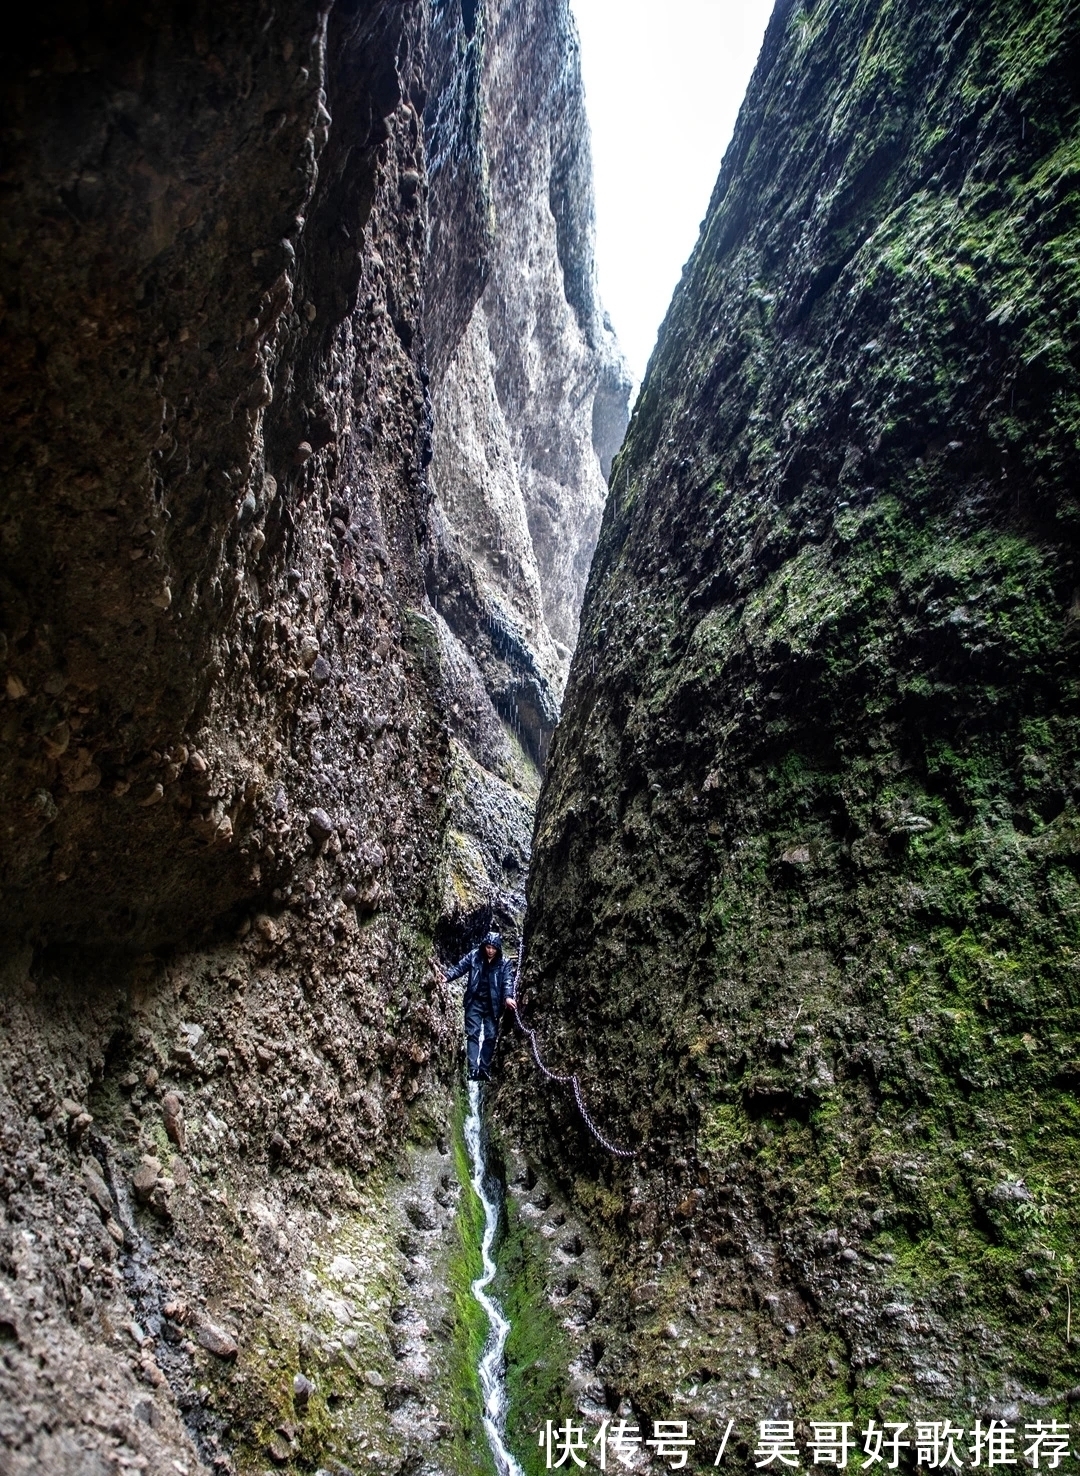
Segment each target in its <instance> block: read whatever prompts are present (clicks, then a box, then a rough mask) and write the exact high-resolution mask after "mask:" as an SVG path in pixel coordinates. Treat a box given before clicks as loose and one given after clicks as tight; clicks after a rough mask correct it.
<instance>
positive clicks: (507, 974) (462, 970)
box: [446, 948, 514, 1019]
mask: <svg viewBox="0 0 1080 1476" xmlns="http://www.w3.org/2000/svg"><path fill="white" fill-rule="evenodd" d="M462 974H468V976H469V982H468V983H467V984H466V985H465V1003H466V1005H470V1004H475V1003H480V1004H482V1005H484V1006H485V1008H488V1009H490V1010H491V1012H492V1014H493V1015H494V1016H495V1018H496V1019H498V1018H499V1016H500V1015H501V1014H502V1012H503V1007H504V1005H505V1004H506V1001H507V1000H508V999H513V997H514V972H513V970H512V969H511V967H510V964H509V963H508V962H507V960H506V959H505V958H503V955H502V949H501V948H500V950H499V952H498V953H497V954H496V955H495V957H494V958H493V959H492V961H491V963H490V964H489V963H487V962H486V960H485V958H484V950H483V948H474V949H473V951H472V952H471V953H467V954H466V955H465V957H464V958H463V959H462V960H461V962H460V963H456V964H455V965H454V967H453V968H452V969H450V970H449V971H448V972H447V975H446V977H447V978H448V979H460V978H461V976H462Z"/></svg>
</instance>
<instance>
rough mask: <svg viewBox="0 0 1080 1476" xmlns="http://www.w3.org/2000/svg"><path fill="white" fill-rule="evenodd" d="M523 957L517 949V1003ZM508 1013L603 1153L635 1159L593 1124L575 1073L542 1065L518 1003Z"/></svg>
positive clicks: (537, 1049) (533, 1034)
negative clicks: (563, 1088) (567, 1094)
mask: <svg viewBox="0 0 1080 1476" xmlns="http://www.w3.org/2000/svg"><path fill="white" fill-rule="evenodd" d="M523 956H524V949H519V950H518V961H517V970H516V972H515V974H514V997H515V1002H516V1001H517V986H518V981H519V980H520V978H521V964H522V959H523ZM510 1013H511V1014H512V1015H513V1017H514V1024H515V1025H516V1026H517V1029H518V1031H519V1033H520V1034H521V1035H524V1036H525V1038H526V1040H527V1041H528V1042H529V1049H530V1050H531V1051H532V1058H533V1060H534V1061H535V1062H536V1065H537V1069H538V1070H539V1071H540V1072H541V1073H542V1074H543V1075H544V1076H546V1077H547V1079H548V1081H557V1082H558V1083H559V1085H560V1086H568V1087H569V1088H570V1090H571V1091H572V1092H573V1094H574V1101H575V1103H576V1104H577V1110H578V1112H579V1113H580V1114H581V1120H582V1122H583V1123H584V1124H585V1126H586V1127H587V1128H588V1129H589V1132H590V1133H592V1135H593V1137H594V1138H595V1139H596V1141H597V1142H598V1143H599V1144H600V1147H601V1148H603V1149H604V1151H605V1153H610V1154H611V1156H612V1158H636V1157H637V1154H636V1153H634V1152H633V1151H632V1150H631V1149H629V1148H617V1147H616V1146H615V1144H614V1143H613V1142H612V1141H611V1139H610V1138H608V1137H607V1136H605V1134H604V1133H602V1132H601V1131H600V1129H599V1128H598V1127H597V1126H596V1123H595V1122H593V1120H592V1116H591V1114H590V1112H589V1109H588V1108H587V1107H586V1105H585V1096H584V1094H583V1092H582V1090H581V1082H580V1081H579V1080H578V1078H577V1073H576V1072H573V1071H572V1072H570V1073H569V1074H568V1075H562V1074H560V1073H559V1072H558V1071H552V1069H551V1067H550V1066H545V1065H544V1060H543V1057H542V1056H541V1055H540V1047H539V1046H538V1045H537V1043H536V1031H535V1030H534V1029H533V1028H532V1026H530V1025H526V1023H525V1021H524V1020H523V1019H522V1018H521V1005H520V1003H518V1004H517V1008H516V1009H513V1010H511V1012H510Z"/></svg>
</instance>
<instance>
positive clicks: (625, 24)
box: [571, 0, 773, 385]
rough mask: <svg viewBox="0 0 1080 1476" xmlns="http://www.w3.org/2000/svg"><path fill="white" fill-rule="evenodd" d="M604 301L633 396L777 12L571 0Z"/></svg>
mask: <svg viewBox="0 0 1080 1476" xmlns="http://www.w3.org/2000/svg"><path fill="white" fill-rule="evenodd" d="M571 4H572V6H573V10H574V15H575V18H576V19H577V23H578V30H579V32H580V34H581V58H582V70H583V73H584V80H585V100H586V104H587V107H588V110H589V122H590V125H591V128H592V139H593V167H594V171H595V179H596V217H597V221H596V258H597V271H598V274H599V279H600V295H601V298H602V299H603V302H604V306H605V307H606V308H607V310H608V312H609V313H610V314H611V320H612V322H613V323H614V325H615V331H616V333H617V334H618V335H619V341H620V342H621V344H622V347H623V352H624V353H625V354H626V357H627V360H628V361H629V364H630V369H631V371H632V373H633V375H634V381H635V385H637V384H640V382H641V378H642V376H643V375H644V373H645V366H646V364H647V363H648V360H649V355H650V354H651V353H652V349H653V344H654V343H655V342H656V334H657V330H658V328H659V327H660V323H661V321H662V319H663V317H664V314H665V312H666V311H667V306H668V303H669V302H670V301H671V294H672V292H673V291H674V290H675V286H676V284H677V282H678V280H679V275H680V273H681V272H682V268H683V265H684V263H685V262H686V260H687V258H688V257H689V255H690V253H691V251H692V250H693V249H694V243H695V241H696V240H697V236H698V230H699V227H700V224H701V220H702V217H703V216H704V214H705V210H706V208H707V206H708V203H709V196H710V195H711V193H712V188H713V185H714V184H715V182H716V176H717V174H718V173H719V171H720V161H721V159H722V158H723V156H724V150H725V149H726V148H727V145H728V142H729V140H730V138H731V134H732V130H733V129H734V127H735V119H736V117H737V116H738V112H739V106H740V104H741V103H742V99H743V95H744V94H745V92H746V86H747V83H748V82H749V80H750V74H751V72H752V71H753V68H754V63H755V61H756V60H757V55H758V52H759V51H760V49H761V42H762V38H763V36H764V34H765V27H766V25H767V24H768V20H769V16H770V14H771V13H772V6H773V0H666V4H665V5H664V6H663V7H662V11H661V10H660V9H658V7H657V6H656V4H655V0H571Z"/></svg>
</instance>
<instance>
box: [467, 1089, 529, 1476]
mask: <svg viewBox="0 0 1080 1476" xmlns="http://www.w3.org/2000/svg"><path fill="white" fill-rule="evenodd" d="M465 1146H466V1147H467V1148H468V1150H469V1162H470V1164H471V1165H472V1180H471V1182H472V1186H473V1188H474V1189H475V1190H476V1193H477V1196H478V1197H479V1200H480V1203H481V1204H482V1205H483V1206H484V1238H483V1240H482V1241H481V1244H480V1257H481V1261H482V1263H483V1268H484V1269H483V1272H482V1274H481V1275H480V1276H478V1277H477V1278H476V1280H475V1281H474V1282H473V1284H472V1294H473V1296H474V1297H475V1298H476V1300H477V1301H478V1302H479V1303H480V1305H481V1307H483V1309H484V1311H485V1312H486V1313H487V1319H488V1324H489V1326H490V1329H491V1330H490V1332H489V1334H488V1340H487V1343H486V1344H485V1345H484V1352H483V1355H482V1356H481V1359H480V1364H479V1374H480V1392H481V1395H482V1396H483V1400H484V1433H485V1434H486V1435H487V1438H488V1444H489V1445H490V1446H491V1454H492V1455H493V1456H494V1457H495V1467H496V1470H497V1471H498V1473H499V1476H523V1473H522V1470H521V1467H520V1466H519V1465H518V1463H517V1461H516V1460H515V1459H514V1457H513V1456H512V1455H511V1454H510V1452H509V1451H508V1450H507V1448H506V1441H505V1438H504V1437H505V1433H506V1409H507V1402H508V1401H507V1395H506V1366H505V1362H504V1359H503V1353H504V1350H505V1348H506V1339H507V1338H508V1337H509V1335H510V1324H509V1322H508V1321H507V1320H506V1318H505V1317H504V1316H503V1314H502V1308H501V1307H500V1306H499V1304H498V1302H496V1301H495V1299H494V1298H493V1297H490V1296H488V1293H487V1288H488V1287H489V1286H490V1285H491V1282H492V1280H493V1279H494V1276H495V1259H494V1257H493V1256H492V1253H491V1252H492V1247H493V1246H494V1244H495V1232H496V1230H497V1228H498V1224H499V1206H498V1203H497V1201H496V1200H495V1199H493V1198H492V1197H491V1195H490V1193H489V1192H488V1189H487V1187H486V1182H485V1181H486V1180H487V1178H488V1171H487V1164H486V1163H485V1161H484V1144H483V1138H482V1135H481V1124H480V1083H479V1082H478V1081H470V1082H469V1115H468V1117H466V1119H465Z"/></svg>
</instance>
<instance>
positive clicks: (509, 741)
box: [425, 0, 630, 916]
mask: <svg viewBox="0 0 1080 1476" xmlns="http://www.w3.org/2000/svg"><path fill="white" fill-rule="evenodd" d="M432 56H433V59H435V61H436V62H437V63H438V66H437V70H438V73H439V75H441V76H442V75H449V76H451V77H452V78H453V79H454V85H453V86H452V87H451V86H444V87H443V88H441V89H440V90H438V91H435V92H433V95H432V98H431V100H430V101H429V104H428V110H427V120H428V132H429V137H430V138H431V192H432V194H431V198H432V212H431V257H430V262H429V275H428V284H429V285H428V289H427V297H426V303H427V306H426V320H425V321H426V323H427V331H428V337H429V339H430V341H431V343H432V345H433V351H432V357H431V367H432V382H431V392H432V409H433V461H432V465H431V481H432V488H433V492H434V494H435V498H436V507H435V538H436V555H435V559H434V561H433V564H432V566H431V568H430V570H429V574H428V591H429V594H430V596H431V599H432V602H433V604H434V606H435V608H436V610H437V612H438V615H439V628H440V635H441V638H442V641H443V646H444V650H445V652H446V658H445V659H446V664H447V667H448V669H449V670H450V671H452V672H453V673H454V683H453V690H452V694H451V705H450V716H451V728H452V731H453V735H454V740H455V754H456V772H457V775H458V779H457V782H456V784H455V785H454V787H453V798H452V801H451V805H452V822H451V823H452V828H453V834H454V836H455V845H456V848H457V849H456V851H455V859H454V867H453V886H454V890H453V892H452V893H451V894H450V897H449V899H448V912H450V913H453V912H458V913H463V914H464V915H465V916H470V915H472V914H474V913H475V912H476V911H477V910H478V909H483V908H484V906H485V904H488V905H490V904H494V906H495V908H496V909H497V911H498V912H502V913H504V914H509V915H513V914H515V913H516V914H518V915H520V910H521V893H522V889H523V885H524V878H525V873H526V870H527V867H528V861H529V845H530V839H531V831H532V810H533V805H534V802H535V796H536V791H537V787H538V776H539V772H540V770H542V767H543V763H544V761H545V758H546V754H547V749H548V744H549V742H550V738H551V733H552V731H553V729H554V725H555V722H556V720H557V717H558V712H559V702H560V699H561V696H562V689H563V685H564V682H565V678H566V670H567V665H568V662H569V657H570V650H571V648H572V647H573V644H574V641H575V639H576V636H577V614H578V610H579V608H580V605H581V600H582V597H583V595H584V589H585V579H586V575H587V573H588V567H589V562H590V559H591V557H592V551H593V547H594V545H595V542H596V536H597V533H598V531H599V524H600V514H601V511H602V508H603V504H604V498H605V495H606V492H607V486H606V482H605V475H606V472H607V470H608V469H609V467H610V462H611V457H612V455H613V454H614V452H615V450H616V449H617V448H618V445H619V443H620V441H621V439H622V434H623V431H624V430H625V426H626V407H627V399H628V395H629V388H630V386H629V377H628V373H627V370H626V367H625V365H624V363H623V360H622V356H621V353H620V351H619V349H618V346H617V344H616V342H615V337H614V334H613V332H612V330H611V326H610V323H608V321H607V319H606V317H605V315H604V313H603V310H602V308H601V306H600V303H599V299H598V296H597V290H596V282H595V271H594V266H593V195H592V173H591V163H590V156H589V131H588V123H587V119H586V117H585V111H584V98H583V93H582V85H581V72H580V62H579V55H578V43H577V35H576V31H575V29H574V24H573V20H572V17H571V15H570V10H569V5H568V4H567V3H566V0H525V3H522V0H496V3H492V4H490V5H487V6H476V7H465V10H464V11H461V12H459V10H458V6H457V5H448V6H446V7H445V8H444V9H443V10H442V11H441V12H436V16H435V19H434V21H433V46H432ZM447 58H453V64H452V65H451V64H450V63H449V62H448V60H447ZM443 202H445V203H443ZM459 220H460V221H461V222H462V228H461V229H458V222H459ZM451 221H452V222H453V223H454V227H455V228H454V229H453V231H450V230H449V229H448V222H451Z"/></svg>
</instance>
